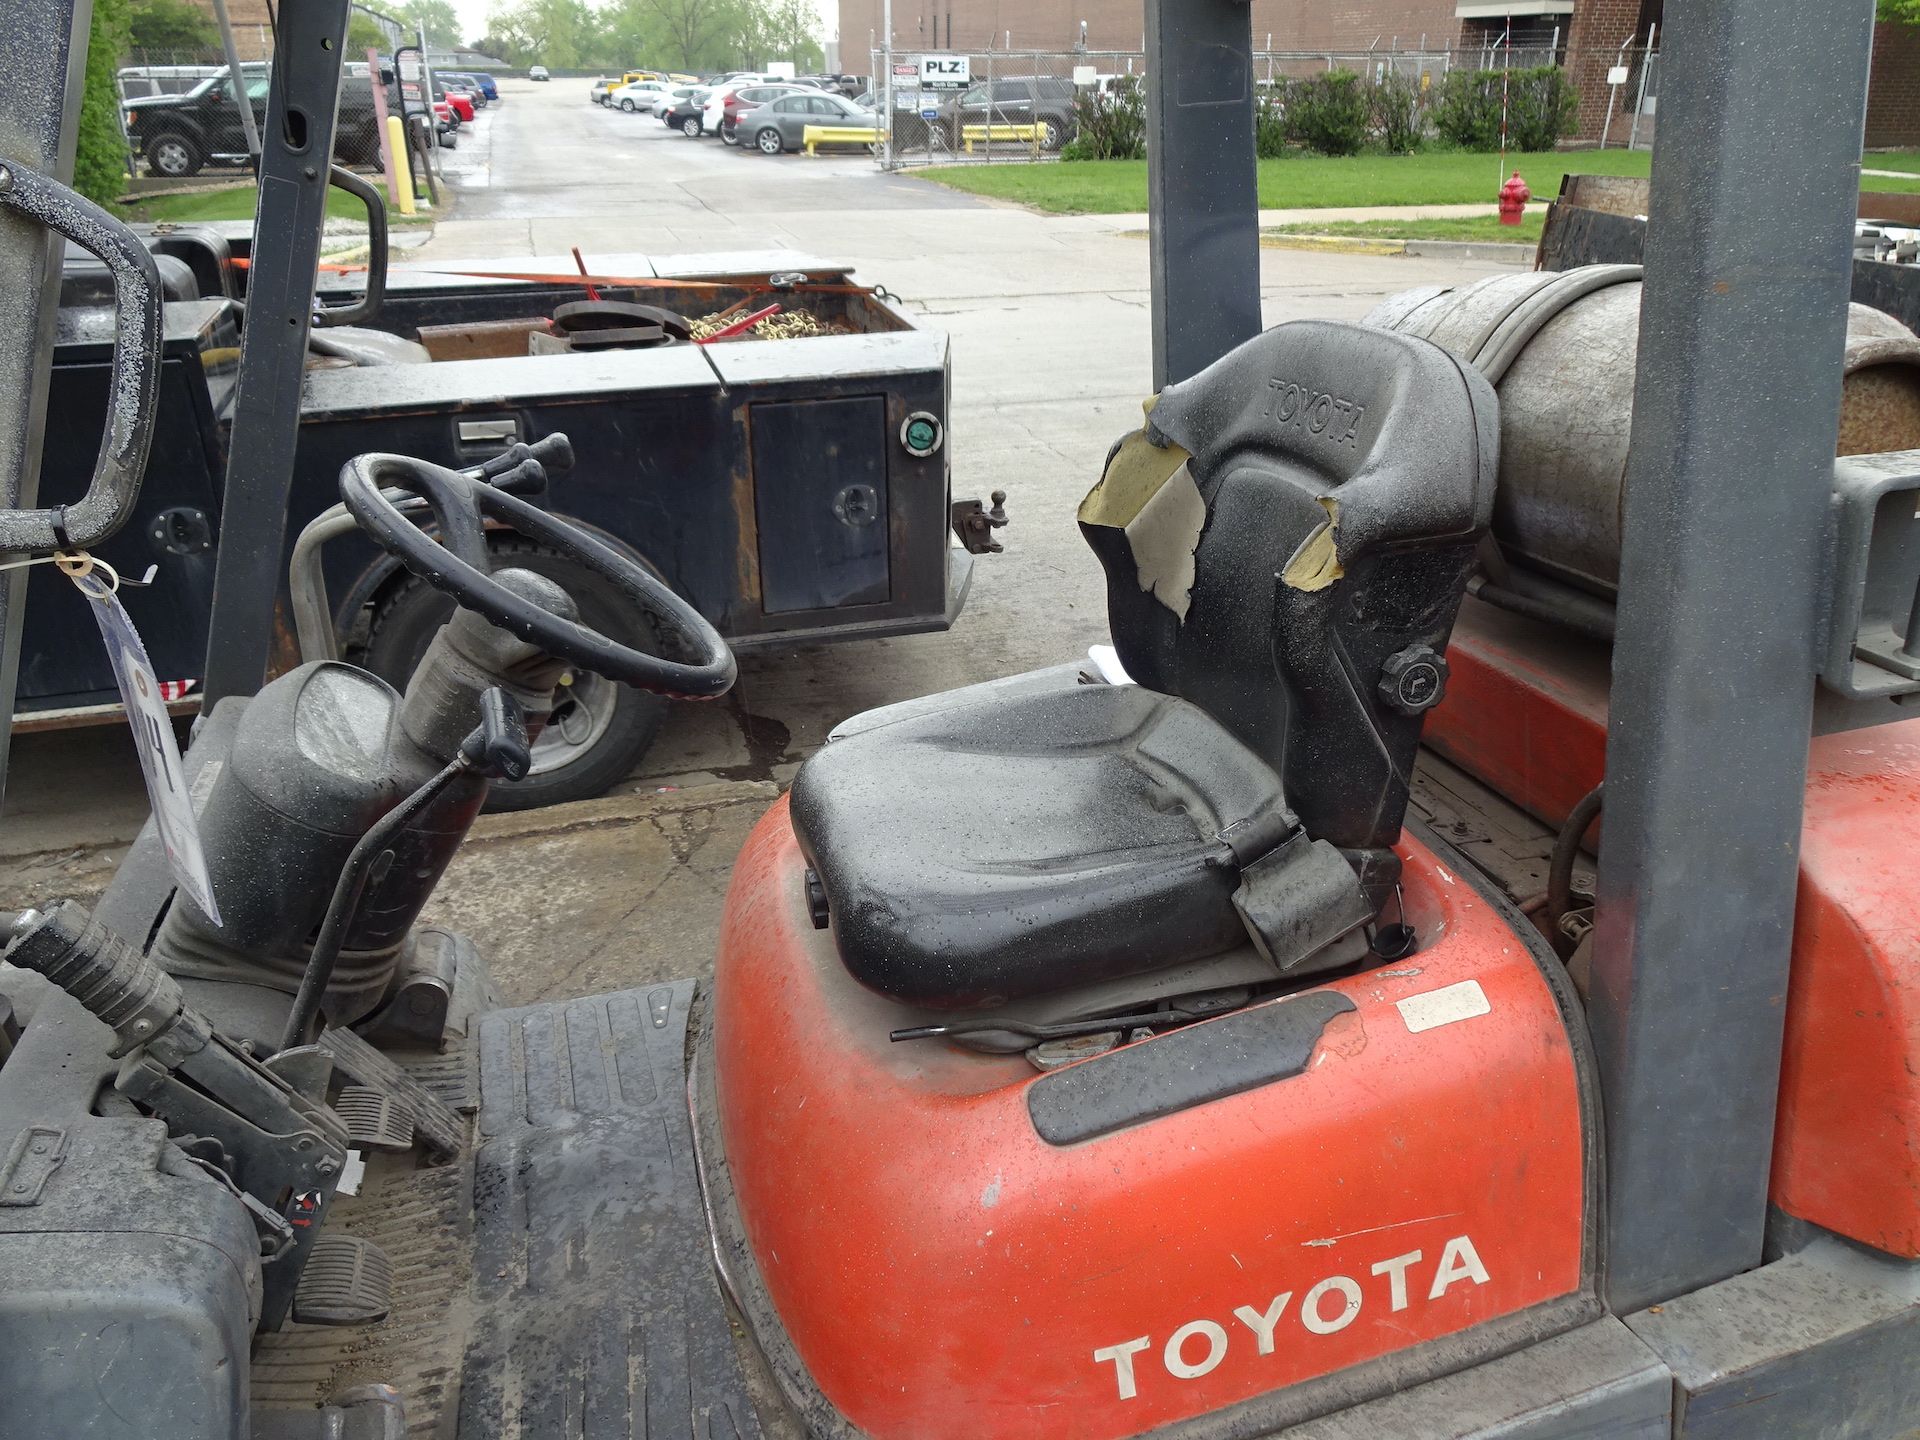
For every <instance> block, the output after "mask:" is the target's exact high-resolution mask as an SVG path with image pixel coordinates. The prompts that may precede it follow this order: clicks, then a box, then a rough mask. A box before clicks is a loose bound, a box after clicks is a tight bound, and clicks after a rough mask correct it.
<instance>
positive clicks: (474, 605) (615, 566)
mask: <svg viewBox="0 0 1920 1440" xmlns="http://www.w3.org/2000/svg"><path fill="white" fill-rule="evenodd" d="M388 488H391V489H394V490H398V491H402V492H405V493H406V494H410V495H415V496H418V497H419V498H420V499H422V500H424V501H425V502H426V504H427V508H428V509H429V510H430V511H431V512H432V515H433V520H434V525H435V528H436V530H437V532H438V533H437V535H434V534H429V533H427V532H426V531H425V530H422V529H421V528H420V527H419V526H417V525H415V524H414V523H413V522H412V521H411V520H409V519H408V518H407V517H406V515H405V514H403V513H402V512H401V510H400V508H399V505H398V504H397V503H396V502H395V501H394V500H390V499H388V498H387V496H386V495H384V494H382V493H381V492H382V491H383V490H384V489H388ZM340 498H341V499H342V500H344V501H345V502H346V506H347V509H348V511H349V512H350V513H351V514H352V515H353V518H354V519H355V520H356V521H358V522H359V525H360V528H361V529H362V530H364V531H366V533H367V534H368V535H369V536H371V537H372V538H373V540H374V542H375V543H376V544H378V545H379V546H380V547H381V548H382V549H384V550H386V551H387V552H388V553H389V554H391V555H392V556H394V557H395V558H396V559H397V560H399V562H400V563H401V564H402V565H404V566H405V567H406V568H407V569H408V570H409V571H411V572H412V573H413V574H415V575H417V576H419V577H420V578H421V579H422V580H425V581H426V582H427V583H428V584H429V585H432V586H433V587H434V588H435V589H437V590H440V591H442V592H444V593H445V594H447V595H450V596H452V597H453V600H454V603H456V604H457V605H460V606H461V607H462V608H464V609H467V610H471V611H473V612H474V613H475V614H477V615H479V616H481V617H483V618H484V619H486V620H489V621H491V622H492V623H493V624H495V625H497V626H499V627H500V628H501V629H502V630H505V631H507V632H508V633H510V634H513V635H517V636H519V637H520V638H521V639H523V640H525V641H527V642H528V643H529V644H532V645H537V646H538V647H539V648H540V649H541V650H543V651H545V652H546V653H547V654H549V655H552V656H554V657H555V658H556V659H560V660H565V661H567V662H569V663H570V664H573V665H577V666H579V667H580V668H581V669H582V670H591V671H592V672H593V673H594V674H596V675H603V676H605V677H606V678H607V679H609V680H618V681H622V682H624V683H625V684H628V685H637V686H639V687H640V688H641V689H644V690H652V691H654V692H655V693H657V694H661V695H666V696H670V697H672V698H674V699H677V700H711V699H714V698H715V697H717V696H720V695H724V694H726V692H727V691H728V690H729V689H731V688H732V686H733V681H734V676H735V674H736V667H735V665H734V659H733V652H732V651H731V650H729V649H728V648H727V642H726V641H725V640H724V639H722V638H721V635H720V632H719V631H718V630H716V629H714V628H713V626H712V624H711V623H709V622H708V620H707V618H706V617H705V616H704V615H702V614H701V613H700V612H699V611H698V610H695V609H694V608H693V607H692V606H691V605H689V604H688V603H687V602H686V601H685V600H683V599H681V598H680V597H679V596H678V595H676V594H674V592H673V591H672V589H670V588H669V587H668V585H667V584H666V582H665V581H663V580H661V579H660V578H659V577H658V576H656V575H654V574H652V573H651V572H649V571H648V570H647V569H646V568H645V567H644V566H641V565H639V564H636V563H635V562H634V561H633V560H631V559H629V558H628V557H627V556H625V555H622V554H621V553H620V552H619V551H617V550H615V549H613V548H612V547H611V546H609V545H607V544H606V543H605V542H604V541H602V540H600V539H598V538H596V537H595V536H593V535H591V534H589V533H588V532H586V531H585V530H582V529H580V528H579V527H578V526H576V525H572V524H569V523H568V522H567V521H565V520H562V519H560V518H558V517H557V516H554V515H550V514H548V513H547V512H546V511H544V510H540V509H538V508H536V507H535V506H533V505H530V504H528V503H527V502H526V501H525V500H522V499H520V497H519V496H517V495H510V494H508V493H507V492H505V491H504V490H498V489H495V488H494V487H493V486H491V485H488V484H485V483H484V482H482V481H477V480H472V479H469V478H468V477H467V476H465V475H462V474H460V473H459V472H457V471H454V470H448V469H446V468H444V467H443V466H439V465H433V464H429V463H428V462H427V461H424V460H415V459H412V458H410V457H408V456H405V455H381V454H374V455H361V456H357V457H356V458H354V459H353V460H350V461H348V462H347V464H346V467H345V468H344V469H343V470H342V471H341V472H340ZM488 521H492V522H493V523H494V525H495V526H496V527H500V528H504V529H507V530H511V531H513V532H514V533H516V534H519V535H522V536H524V537H526V538H527V539H528V540H532V541H534V542H536V543H537V544H540V545H544V546H546V547H547V548H548V549H550V550H552V551H554V552H555V553H557V554H559V555H561V556H562V557H564V558H566V559H568V560H571V561H573V562H575V563H576V564H578V565H580V566H581V567H582V568H583V569H585V570H589V571H592V572H593V573H594V574H597V575H599V576H600V577H601V578H602V579H603V580H605V581H607V582H608V583H609V584H611V585H612V586H614V587H615V588H616V589H618V590H619V591H621V592H622V593H623V594H624V595H626V597H627V598H628V599H630V600H632V601H633V602H634V604H635V605H637V606H639V607H640V609H641V610H642V611H644V612H645V613H646V614H647V616H648V617H649V618H650V619H651V620H652V621H653V622H654V626H655V628H656V629H657V631H658V632H659V634H660V635H661V636H662V637H663V639H665V640H666V641H667V643H668V644H669V645H670V646H671V647H672V648H673V649H674V650H675V651H676V652H678V653H679V654H681V655H683V656H685V657H688V658H685V659H668V658H667V657H665V656H662V655H652V654H649V653H647V652H646V651H643V650H637V649H635V648H633V647H632V646H630V645H627V644H624V643H622V642H621V641H619V640H616V639H614V638H612V637H610V636H607V635H603V634H601V633H600V632H599V631H597V630H594V629H592V628H591V627H589V626H587V625H583V624H582V623H580V621H579V620H578V619H576V618H573V617H572V616H571V615H569V614H564V613H559V609H560V607H557V606H553V605H552V604H551V597H542V596H540V595H539V594H538V593H537V592H538V588H539V587H529V586H527V585H526V584H525V583H524V580H525V578H538V577H523V576H522V575H521V574H518V573H516V574H515V575H514V576H513V578H512V580H511V581H508V580H507V579H506V577H505V576H504V575H500V576H496V575H495V574H494V573H493V551H492V548H491V547H490V546H489V545H488V543H487V522H488ZM543 583H544V582H543ZM530 589H532V590H534V592H535V593H532V594H530V593H528V592H529V590H530ZM543 599H546V600H547V601H548V602H549V603H542V600H543ZM565 608H566V609H567V610H571V609H572V607H571V605H569V606H567V607H565Z"/></svg>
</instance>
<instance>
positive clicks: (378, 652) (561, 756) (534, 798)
mask: <svg viewBox="0 0 1920 1440" xmlns="http://www.w3.org/2000/svg"><path fill="white" fill-rule="evenodd" d="M601 538H602V539H608V538H609V537H606V536H604V535H602V536H601ZM490 539H491V542H492V545H493V550H494V554H495V555H496V556H497V557H499V563H501V564H506V565H515V566H520V567H522V568H525V569H528V570H532V571H534V572H535V573H537V574H541V575H545V576H547V577H548V578H549V579H552V580H555V581H557V582H559V583H560V584H562V585H564V586H565V587H566V589H567V592H568V593H569V594H571V595H572V596H573V598H574V602H575V603H576V604H577V605H579V607H580V618H581V619H582V620H583V621H584V622H585V623H586V624H588V625H590V626H592V627H593V628H594V629H596V630H599V631H600V632H601V633H602V634H606V635H620V636H632V635H635V634H639V635H642V636H652V635H653V634H654V627H653V625H652V623H651V621H650V620H649V619H648V617H647V616H646V615H645V613H644V612H643V611H641V610H640V609H639V608H638V607H637V606H635V605H634V604H633V602H632V601H631V600H629V599H627V598H626V597H625V596H623V595H621V594H620V593H619V592H618V591H616V590H615V589H614V588H613V587H612V586H610V585H608V584H607V583H606V582H605V581H603V580H601V579H600V578H599V577H598V576H597V575H594V574H592V573H590V572H587V571H584V570H582V568H581V567H580V566H578V565H576V564H575V563H573V562H572V561H569V560H565V559H563V558H562V557H561V556H559V555H556V554H554V553H553V552H552V551H550V550H548V549H546V548H545V547H543V546H539V545H535V544H533V543H532V542H530V541H528V540H524V539H522V538H520V537H518V536H494V537H490ZM620 548H621V549H626V548H627V547H625V546H621V547H620ZM641 563H642V564H645V563H646V562H645V561H644V560H642V561H641ZM648 568H649V569H651V568H653V567H651V566H649V567H648ZM452 613H453V601H452V599H451V597H449V596H446V595H443V594H441V593H440V592H439V591H438V590H435V589H434V588H433V587H432V586H430V585H428V584H427V583H426V582H425V581H424V580H421V579H419V578H418V577H417V576H413V575H408V574H405V573H404V572H403V573H402V574H401V575H400V577H399V578H398V579H397V580H396V581H395V583H393V584H391V585H389V586H388V587H387V588H386V589H385V590H383V591H382V592H381V593H380V594H379V595H377V596H376V597H375V598H374V601H373V614H372V617H371V619H370V622H369V625H368V631H367V639H366V645H365V648H364V650H363V651H362V652H361V654H360V655H358V656H357V657H354V658H356V659H358V661H359V663H361V664H362V665H364V666H365V667H366V668H367V669H369V670H371V671H373V673H374V674H376V675H378V676H380V677H381V679H383V680H385V681H386V682H387V683H388V684H390V685H392V686H393V687H394V688H395V689H404V688H405V687H406V683H407V677H408V676H410V675H411V674H412V673H413V668H414V666H416V665H417V664H419V662H420V657H421V656H423V655H424V654H426V651H427V645H428V643H429V642H431V641H432V639H433V637H434V635H435V634H436V633H437V632H438V631H439V629H440V627H441V625H443V624H444V623H446V619H447V617H448V616H449V615H451V614H452ZM652 643H653V642H651V641H649V640H643V641H642V644H643V646H644V647H646V648H651V644H652ZM568 692H569V693H570V694H571V695H572V696H575V697H577V698H568V699H563V700H562V701H561V703H560V705H559V706H557V707H556V708H555V710H554V715H553V718H552V719H551V720H550V721H549V722H548V727H547V729H546V730H545V731H543V732H542V733H541V735H540V738H539V739H538V740H536V741H535V742H534V747H533V770H532V772H531V773H530V774H529V775H528V776H527V778H526V779H524V780H518V781H512V782H508V781H499V782H496V783H495V784H494V786H493V789H492V791H491V792H490V793H489V794H488V796H487V809H488V810H489V811H501V810H533V809H537V808H538V807H540V806H542V805H559V804H563V803H565V802H566V801H569V800H590V799H592V798H593V797H594V796H596V795H602V794H605V793H606V791H607V790H608V788H609V787H611V786H613V785H615V784H617V783H618V782H619V781H620V780H621V779H623V778H624V777H625V776H626V775H628V774H629V773H630V772H631V771H632V770H633V768H634V767H635V766H636V765H638V764H639V763H640V760H641V758H642V757H643V756H644V755H645V754H646V753H647V750H648V748H649V747H650V746H651V745H652V744H653V740H654V736H655V735H656V734H658V733H659V730H660V722H661V721H662V720H664V719H665V718H666V713H667V706H668V702H667V700H666V699H665V698H664V697H662V696H659V695H655V694H652V693H651V692H649V691H646V690H638V689H635V688H634V687H633V686H631V685H621V684H617V683H615V682H614V681H611V680H603V679H601V678H600V677H599V676H597V675H590V674H587V673H586V672H584V671H576V672H574V685H573V686H570V687H568Z"/></svg>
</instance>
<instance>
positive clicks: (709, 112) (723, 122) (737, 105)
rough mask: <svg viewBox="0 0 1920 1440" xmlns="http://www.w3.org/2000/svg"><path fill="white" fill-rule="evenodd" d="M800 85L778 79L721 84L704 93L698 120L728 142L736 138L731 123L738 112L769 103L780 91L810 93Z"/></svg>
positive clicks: (785, 92) (735, 122)
mask: <svg viewBox="0 0 1920 1440" xmlns="http://www.w3.org/2000/svg"><path fill="white" fill-rule="evenodd" d="M813 93H817V92H813V91H807V90H804V89H803V88H802V87H801V86H798V85H791V84H788V83H786V82H785V81H782V82H781V83H780V84H778V85H745V86H740V87H738V88H728V87H725V86H722V87H721V88H720V89H718V90H715V91H714V92H713V93H712V94H711V95H709V96H708V97H707V105H706V109H705V110H704V111H703V112H702V113H701V117H700V118H701V120H702V122H703V123H704V124H705V125H706V127H707V129H709V130H711V131H712V132H713V133H714V134H716V135H718V136H719V137H720V139H721V141H722V143H724V144H727V145H732V144H734V143H735V142H736V135H735V126H736V124H737V123H738V121H739V119H740V116H741V114H742V113H743V112H744V111H747V110H756V109H758V108H759V107H760V106H762V105H767V104H771V103H772V102H773V101H775V100H778V99H779V98H780V97H781V96H782V95H795V94H813Z"/></svg>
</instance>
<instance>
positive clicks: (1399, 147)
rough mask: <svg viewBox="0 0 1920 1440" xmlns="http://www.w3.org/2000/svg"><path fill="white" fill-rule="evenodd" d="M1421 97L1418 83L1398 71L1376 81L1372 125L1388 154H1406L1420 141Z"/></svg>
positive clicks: (1422, 121) (1392, 71)
mask: <svg viewBox="0 0 1920 1440" xmlns="http://www.w3.org/2000/svg"><path fill="white" fill-rule="evenodd" d="M1422 98H1423V97H1422V94H1421V90H1420V84H1419V82H1418V81H1416V80H1415V79H1414V78H1413V77H1412V76H1410V75H1402V74H1400V72H1399V71H1397V70H1389V71H1387V72H1386V73H1385V74H1384V75H1382V76H1381V77H1380V79H1379V80H1378V81H1377V82H1375V84H1374V87H1373V95H1372V100H1373V128H1374V131H1375V133H1376V134H1378V135H1379V137H1380V144H1381V145H1382V146H1383V147H1384V148H1385V149H1386V150H1387V151H1388V152H1389V153H1390V154H1394V155H1405V154H1408V153H1410V152H1411V151H1412V150H1414V149H1415V148H1416V147H1417V146H1418V145H1419V144H1420V132H1421V130H1422V129H1423V128H1424V117H1423V116H1422V115H1421V113H1420V111H1421V100H1422Z"/></svg>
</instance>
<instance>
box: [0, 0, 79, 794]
mask: <svg viewBox="0 0 1920 1440" xmlns="http://www.w3.org/2000/svg"><path fill="white" fill-rule="evenodd" d="M92 23H93V0H5V3H4V4H0V54H6V55H10V56H13V57H16V60H18V61H20V62H21V63H15V64H12V65H9V66H7V67H6V80H5V83H4V84H0V155H4V156H8V157H10V158H12V159H15V160H18V161H20V162H21V163H22V164H24V165H27V166H30V167H31V168H33V169H35V170H38V171H40V172H41V173H42V174H44V175H51V176H53V177H54V178H55V179H57V180H63V181H71V180H72V179H73V153H74V146H75V143H76V140H77V137H78V135H79V130H80V94H81V91H82V89H83V88H84V87H85V82H86V69H87V31H88V28H89V26H91V24H92ZM26 57H31V63H25V61H26ZM65 244H66V242H65V241H63V240H62V239H61V238H60V237H59V236H58V235H56V234H54V233H53V232H52V231H51V230H48V229H45V228H44V227H42V226H40V225H37V224H35V223H34V222H33V221H32V220H29V219H27V218H26V217H25V216H24V215H18V214H15V213H14V212H12V211H0V510H15V509H27V508H31V507H32V506H33V505H34V504H35V503H36V502H37V500H38V497H39V491H40V441H41V436H42V432H43V431H44V429H45V425H46V414H47V380H48V377H49V375H50V374H51V373H52V369H53V317H54V311H55V308H56V306H57V304H58V301H59V297H60V263H61V259H62V256H63V255H64V253H65V248H64V247H65ZM26 599H27V572H26V571H24V570H10V571H7V572H5V573H4V574H0V798H4V796H5V792H6V781H7V750H8V745H9V741H10V740H11V738H12V732H13V703H14V686H15V682H16V680H17V679H18V678H19V673H20V636H21V628H20V627H21V621H22V619H23V615H22V612H23V611H24V610H25V608H26Z"/></svg>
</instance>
